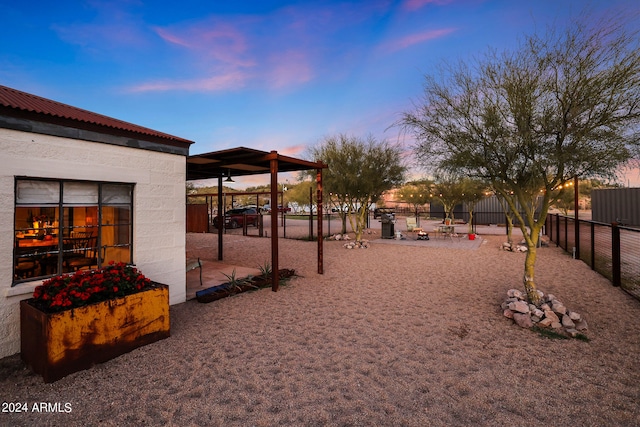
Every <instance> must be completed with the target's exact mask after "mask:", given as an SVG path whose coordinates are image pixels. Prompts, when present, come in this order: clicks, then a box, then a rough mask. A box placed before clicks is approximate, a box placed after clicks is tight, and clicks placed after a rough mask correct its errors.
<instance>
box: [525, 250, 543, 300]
mask: <svg viewBox="0 0 640 427" xmlns="http://www.w3.org/2000/svg"><path fill="white" fill-rule="evenodd" d="M536 250H537V248H536V247H535V245H534V247H533V248H532V247H529V248H528V250H527V255H526V258H525V260H524V277H523V279H522V282H523V283H524V290H525V292H526V293H527V299H528V300H529V302H530V303H531V304H534V305H535V306H536V307H539V306H540V295H538V291H537V289H536V284H535V283H534V280H533V277H534V266H535V263H536V255H537V254H536Z"/></svg>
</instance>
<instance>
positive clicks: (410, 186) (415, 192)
mask: <svg viewBox="0 0 640 427" xmlns="http://www.w3.org/2000/svg"><path fill="white" fill-rule="evenodd" d="M432 187H433V181H431V180H427V179H423V180H418V181H411V182H408V183H406V184H404V185H403V186H402V187H400V188H399V189H398V197H399V198H400V200H402V201H403V202H405V203H407V204H409V205H410V206H411V209H412V210H413V212H414V213H415V216H416V223H417V225H418V226H420V212H419V211H420V207H422V206H424V205H426V204H427V203H431V201H432V198H433V188H432Z"/></svg>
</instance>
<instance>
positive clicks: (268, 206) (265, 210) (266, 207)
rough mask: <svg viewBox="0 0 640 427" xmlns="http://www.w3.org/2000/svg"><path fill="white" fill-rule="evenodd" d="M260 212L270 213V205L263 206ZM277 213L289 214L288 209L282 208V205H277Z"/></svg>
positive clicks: (289, 209) (289, 210)
mask: <svg viewBox="0 0 640 427" xmlns="http://www.w3.org/2000/svg"><path fill="white" fill-rule="evenodd" d="M262 212H265V213H269V212H271V205H264V206H263V207H262ZM278 212H291V208H290V207H286V208H283V207H282V205H278Z"/></svg>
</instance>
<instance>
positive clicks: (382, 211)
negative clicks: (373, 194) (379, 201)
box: [373, 208, 396, 219]
mask: <svg viewBox="0 0 640 427" xmlns="http://www.w3.org/2000/svg"><path fill="white" fill-rule="evenodd" d="M382 215H391V216H393V217H395V216H396V210H395V209H394V208H375V209H374V210H373V219H377V218H380V217H382Z"/></svg>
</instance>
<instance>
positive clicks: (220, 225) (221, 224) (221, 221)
mask: <svg viewBox="0 0 640 427" xmlns="http://www.w3.org/2000/svg"><path fill="white" fill-rule="evenodd" d="M222 203H223V201H222V176H219V177H218V213H217V214H216V216H217V217H218V261H222V251H223V249H222V229H223V228H224V217H223V216H222V210H223V208H222Z"/></svg>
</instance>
